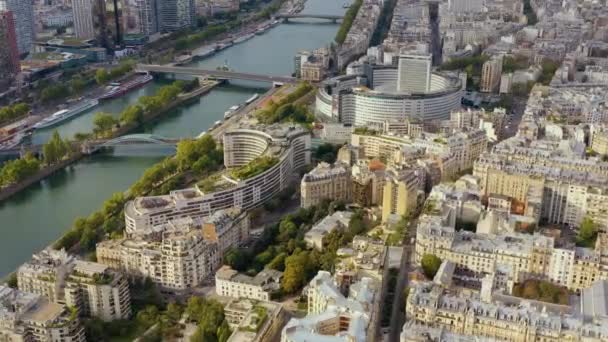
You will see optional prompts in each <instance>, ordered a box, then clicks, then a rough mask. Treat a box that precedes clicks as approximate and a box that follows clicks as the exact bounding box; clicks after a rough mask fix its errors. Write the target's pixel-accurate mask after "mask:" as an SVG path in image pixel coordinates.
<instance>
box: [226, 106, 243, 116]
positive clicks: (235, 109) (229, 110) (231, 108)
mask: <svg viewBox="0 0 608 342" xmlns="http://www.w3.org/2000/svg"><path fill="white" fill-rule="evenodd" d="M239 108H241V106H240V105H235V106H232V107H230V108H228V110H227V111H225V112H224V119H228V118H230V117H231V116H232V114H234V112H236V111H237V110H238V109H239Z"/></svg>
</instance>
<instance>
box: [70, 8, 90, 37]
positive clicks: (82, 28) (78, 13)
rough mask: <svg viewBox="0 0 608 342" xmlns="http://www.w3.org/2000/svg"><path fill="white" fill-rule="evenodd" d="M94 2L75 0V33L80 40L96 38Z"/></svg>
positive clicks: (73, 9)
mask: <svg viewBox="0 0 608 342" xmlns="http://www.w3.org/2000/svg"><path fill="white" fill-rule="evenodd" d="M93 8H94V6H93V2H92V1H91V0H73V1H72V11H73V13H74V33H75V34H76V37H78V38H79V39H92V38H95V25H94V22H93Z"/></svg>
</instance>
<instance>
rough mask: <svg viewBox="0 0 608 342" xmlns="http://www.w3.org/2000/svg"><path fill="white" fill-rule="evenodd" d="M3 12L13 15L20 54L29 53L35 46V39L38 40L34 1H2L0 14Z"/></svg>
mask: <svg viewBox="0 0 608 342" xmlns="http://www.w3.org/2000/svg"><path fill="white" fill-rule="evenodd" d="M3 11H10V12H12V13H13V20H14V22H15V33H16V37H17V50H18V51H19V54H20V55H22V54H26V53H29V52H30V50H32V47H33V46H34V39H36V33H35V31H34V30H35V28H34V5H33V3H32V1H21V0H0V12H3Z"/></svg>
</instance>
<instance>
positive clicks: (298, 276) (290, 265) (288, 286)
mask: <svg viewBox="0 0 608 342" xmlns="http://www.w3.org/2000/svg"><path fill="white" fill-rule="evenodd" d="M308 269H310V265H309V264H308V254H307V253H306V252H300V253H297V254H293V255H291V256H289V257H287V258H286V259H285V272H284V273H283V279H282V280H281V288H282V289H283V291H284V292H285V293H295V292H296V291H298V290H299V289H301V288H302V287H303V286H304V285H305V283H306V277H307V272H306V270H308Z"/></svg>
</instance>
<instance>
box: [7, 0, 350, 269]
mask: <svg viewBox="0 0 608 342" xmlns="http://www.w3.org/2000/svg"><path fill="white" fill-rule="evenodd" d="M344 2H345V0H307V2H306V8H305V9H304V11H303V12H302V13H311V14H343V13H344V11H345V9H344V8H343V7H342V5H343V4H344ZM337 29H338V25H337V24H332V23H327V22H323V21H319V22H313V23H311V20H306V21H293V20H292V21H290V22H289V23H284V24H281V25H279V26H277V27H274V28H272V29H270V30H269V31H267V32H266V33H265V34H263V35H260V36H255V37H254V38H252V39H250V40H248V41H246V42H243V43H241V44H238V45H235V46H233V47H231V48H228V49H226V50H223V51H221V52H219V53H218V54H216V55H214V56H211V57H209V58H207V59H204V60H201V61H197V62H194V63H193V65H196V66H200V67H201V68H205V69H210V68H216V67H217V66H220V65H223V64H224V63H227V64H228V65H229V66H230V67H231V68H232V69H234V70H237V71H244V72H256V73H268V74H273V75H290V74H291V73H292V72H293V68H294V63H293V57H294V55H295V54H296V52H297V51H299V50H302V49H313V48H317V47H321V46H326V45H327V44H329V43H330V42H331V41H332V40H333V37H334V35H335V33H336V31H337ZM162 84H163V82H162V81H155V82H153V83H150V84H148V85H146V86H145V87H143V88H141V89H138V90H136V91H134V92H132V93H130V94H127V95H126V96H124V97H122V98H119V99H114V100H111V101H108V102H104V103H102V104H101V105H100V106H99V107H97V108H94V109H92V110H90V111H89V112H87V113H85V114H83V115H81V116H79V117H77V118H75V119H73V120H71V121H69V122H66V123H63V124H62V125H61V126H58V127H55V128H52V129H48V130H42V131H39V132H36V133H35V134H34V135H33V136H32V141H33V143H36V144H38V143H41V142H44V141H46V139H48V137H49V135H50V134H51V133H52V131H53V130H55V129H56V130H57V131H58V132H59V133H60V134H61V135H62V136H64V137H71V136H73V135H74V134H75V133H77V132H88V131H90V130H91V127H92V122H93V116H94V113H96V112H99V111H103V112H109V113H113V114H114V115H119V113H120V111H121V110H122V109H123V108H125V107H126V106H127V105H129V104H131V103H135V102H136V101H137V99H138V98H139V97H140V96H143V95H149V94H153V93H154V92H155V91H156V89H158V88H159V87H160V86H162ZM265 87H268V85H267V84H255V83H248V82H233V84H231V85H227V86H221V87H218V88H216V89H214V90H213V91H211V92H210V93H209V94H207V95H206V96H203V97H201V98H200V99H199V100H198V101H197V102H194V103H192V104H190V105H188V106H182V107H181V108H179V109H176V110H174V111H172V112H171V113H168V114H167V115H166V116H164V117H163V119H162V120H160V121H158V122H156V123H153V124H150V125H148V126H146V127H144V128H143V129H142V131H144V132H146V133H153V134H157V135H161V136H165V137H170V138H173V137H194V136H196V135H198V134H199V133H200V132H202V131H205V130H207V129H208V128H209V127H210V126H211V125H212V124H213V123H214V122H215V121H217V120H220V119H221V118H223V113H224V112H225V111H226V110H227V109H228V108H229V107H230V106H232V105H234V104H238V103H242V102H244V101H245V100H246V99H247V98H249V97H251V95H253V94H255V93H262V92H264V91H265ZM161 158H162V157H160V156H145V154H144V155H142V156H130V155H128V156H124V155H120V153H116V154H110V155H96V156H92V157H89V158H86V159H84V160H82V161H80V162H78V163H76V164H74V165H73V166H71V167H69V168H67V169H65V170H63V171H61V172H58V173H56V174H55V175H53V176H51V177H49V178H48V179H46V180H44V181H42V182H40V183H39V184H37V185H34V186H31V187H30V188H28V189H26V190H24V191H22V192H21V193H19V194H17V195H15V196H14V197H12V198H10V199H9V200H7V201H4V202H2V203H0V222H1V226H0V233H1V234H2V239H0V251H1V258H0V276H5V275H7V274H8V273H10V272H12V271H13V270H15V269H16V267H18V265H19V264H21V263H23V262H25V261H26V260H28V259H29V258H30V257H31V255H32V254H33V253H35V252H37V251H38V250H40V249H42V248H44V247H45V246H47V245H48V244H49V243H51V242H52V241H54V240H55V239H57V238H58V237H59V236H60V235H61V234H62V233H63V232H64V231H66V230H67V229H69V227H70V226H71V224H72V222H73V221H74V219H75V218H77V217H79V216H86V215H88V214H90V213H91V212H93V211H94V210H96V209H98V208H99V207H100V206H101V204H102V203H103V201H104V200H105V199H106V198H108V197H109V196H110V195H111V194H112V193H114V192H118V191H124V190H126V189H127V188H128V187H129V186H130V185H131V184H132V183H133V182H134V181H135V180H137V179H138V178H139V177H140V176H141V174H142V173H143V171H144V170H145V169H146V168H148V167H149V166H151V165H153V164H154V163H155V162H157V161H158V160H160V159H161Z"/></svg>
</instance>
